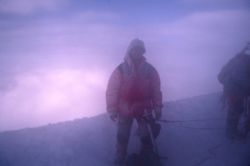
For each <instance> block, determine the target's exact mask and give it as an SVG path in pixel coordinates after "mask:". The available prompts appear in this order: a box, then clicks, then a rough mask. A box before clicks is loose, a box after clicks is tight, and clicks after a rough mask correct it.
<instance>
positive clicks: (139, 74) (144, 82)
mask: <svg viewBox="0 0 250 166" xmlns="http://www.w3.org/2000/svg"><path fill="white" fill-rule="evenodd" d="M149 67H150V66H149V65H148V64H146V63H145V64H143V66H142V68H141V70H138V71H132V70H131V68H130V67H129V65H128V63H126V62H124V63H122V64H120V65H119V67H118V68H119V71H120V73H121V76H122V85H121V94H120V95H121V99H123V100H125V101H127V102H129V103H134V102H140V101H145V100H146V99H149V98H150V91H151V84H150V68H149Z"/></svg>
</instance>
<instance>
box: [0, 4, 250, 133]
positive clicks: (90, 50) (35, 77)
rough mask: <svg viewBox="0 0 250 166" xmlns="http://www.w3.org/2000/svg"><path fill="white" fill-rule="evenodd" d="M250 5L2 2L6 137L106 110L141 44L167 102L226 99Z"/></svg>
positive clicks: (248, 32) (0, 65)
mask: <svg viewBox="0 0 250 166" xmlns="http://www.w3.org/2000/svg"><path fill="white" fill-rule="evenodd" d="M249 20H250V2H249V1H248V0H203V1H199V0H168V1H164V0H156V1H153V0H148V1H145V0H144V1H143V0H136V1H133V0H127V1H116V0H102V1H99V0H36V1H34V0H0V131H4V130H13V129H19V128H24V127H34V126H39V125H44V124H48V123H55V122H59V121H65V120H71V119H75V118H81V117H90V116H95V115H97V114H100V113H103V112H105V88H106V85H107V81H108V78H109V76H110V74H111V72H112V71H113V70H114V68H115V67H116V66H117V65H118V64H119V63H121V62H122V61H123V57H124V54H125V52H126V49H127V46H128V44H129V42H130V41H131V40H132V39H133V38H140V39H142V40H144V42H145V45H146V54H145V56H146V58H147V60H148V61H149V62H150V63H151V64H153V65H154V66H155V67H156V68H157V70H158V71H159V73H160V76H161V79H162V90H163V94H164V101H169V100H177V99H182V98H187V97H191V96H196V95H201V94H207V93H213V92H217V91H220V89H221V87H220V85H219V83H218V82H217V78H216V77H217V74H218V72H219V70H220V69H221V67H222V66H223V64H225V63H226V62H227V61H228V60H229V59H230V58H232V57H233V56H234V55H235V54H236V53H238V52H240V51H241V49H242V48H243V47H244V46H245V44H246V42H247V41H250V21H249Z"/></svg>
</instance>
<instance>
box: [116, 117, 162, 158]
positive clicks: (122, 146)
mask: <svg viewBox="0 0 250 166" xmlns="http://www.w3.org/2000/svg"><path fill="white" fill-rule="evenodd" d="M134 119H135V120H136V121H137V124H138V135H139V137H140V140H141V153H144V152H145V153H147V152H149V153H150V152H152V151H153V144H152V141H151V137H150V133H149V130H148V126H147V125H148V124H149V125H150V127H151V129H152V131H153V135H154V137H155V138H156V137H157V136H158V135H159V132H160V131H159V130H160V128H159V127H158V128H159V129H158V131H155V130H156V127H155V124H156V123H155V122H154V121H148V122H147V121H145V119H143V118H142V117H137V118H129V117H119V121H118V131H117V144H116V155H117V157H118V158H125V156H126V153H127V147H128V142H129V137H130V133H131V127H132V124H133V120H134Z"/></svg>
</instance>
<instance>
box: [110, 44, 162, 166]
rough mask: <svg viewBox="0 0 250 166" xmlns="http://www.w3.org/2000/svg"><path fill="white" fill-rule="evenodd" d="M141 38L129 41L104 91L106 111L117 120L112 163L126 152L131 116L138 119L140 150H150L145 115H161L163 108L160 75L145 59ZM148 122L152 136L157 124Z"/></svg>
mask: <svg viewBox="0 0 250 166" xmlns="http://www.w3.org/2000/svg"><path fill="white" fill-rule="evenodd" d="M144 53H145V46H144V42H143V41H142V40H139V39H134V40H132V41H131V43H130V45H129V47H128V50H127V53H126V55H125V58H124V62H123V63H121V64H120V65H118V66H117V67H116V69H115V70H114V71H113V73H112V75H111V77H110V79H109V82H108V87H107V91H106V104H107V111H108V113H109V115H110V118H111V119H112V120H113V121H116V122H117V123H118V132H117V144H116V157H115V163H116V164H117V165H122V163H124V161H125V158H126V153H127V146H128V141H129V136H130V131H131V126H132V123H133V120H134V119H135V120H136V121H137V123H138V134H139V137H140V140H141V153H151V152H152V150H153V145H152V140H151V139H150V134H149V130H148V128H147V124H146V123H147V122H146V121H145V120H144V119H143V117H145V114H146V113H147V117H153V115H154V116H155V118H153V119H156V120H158V119H160V117H161V112H162V111H161V110H162V106H163V105H162V93H161V89H160V78H159V75H158V73H157V71H156V69H155V68H154V67H153V66H152V65H150V64H149V63H148V62H146V59H145V57H144V56H143V55H144ZM155 124H156V123H155V121H154V122H153V123H150V126H151V129H152V132H153V135H154V137H155V138H156V137H157V136H158V135H159V133H160V126H159V125H155Z"/></svg>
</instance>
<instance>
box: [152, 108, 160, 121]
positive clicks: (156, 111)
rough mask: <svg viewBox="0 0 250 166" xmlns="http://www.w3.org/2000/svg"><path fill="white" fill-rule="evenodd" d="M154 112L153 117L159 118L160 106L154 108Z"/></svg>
mask: <svg viewBox="0 0 250 166" xmlns="http://www.w3.org/2000/svg"><path fill="white" fill-rule="evenodd" d="M154 113H155V119H156V120H159V119H160V118H161V108H155V109H154Z"/></svg>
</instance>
